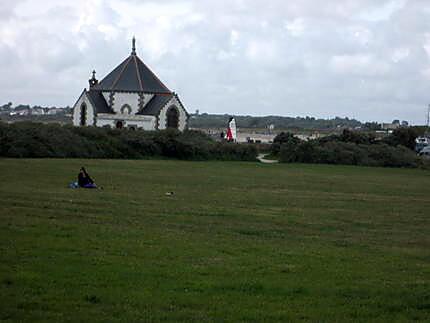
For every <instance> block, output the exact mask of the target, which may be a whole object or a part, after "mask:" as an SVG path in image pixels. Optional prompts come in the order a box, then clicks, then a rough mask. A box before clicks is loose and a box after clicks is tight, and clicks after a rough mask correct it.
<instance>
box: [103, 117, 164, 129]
mask: <svg viewBox="0 0 430 323" xmlns="http://www.w3.org/2000/svg"><path fill="white" fill-rule="evenodd" d="M123 117H124V116H123V115H112V114H105V113H99V114H98V116H97V127H103V126H110V127H112V128H115V127H116V122H117V121H123V123H124V127H128V126H134V127H137V128H142V129H143V130H155V124H156V121H157V120H156V117H154V116H141V115H138V116H126V117H125V118H123Z"/></svg>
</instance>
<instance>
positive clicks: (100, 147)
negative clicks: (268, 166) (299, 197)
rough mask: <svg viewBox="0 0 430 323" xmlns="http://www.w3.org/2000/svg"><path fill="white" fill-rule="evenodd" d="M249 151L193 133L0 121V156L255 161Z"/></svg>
mask: <svg viewBox="0 0 430 323" xmlns="http://www.w3.org/2000/svg"><path fill="white" fill-rule="evenodd" d="M256 155H257V150H256V149H255V147H252V146H249V145H242V144H230V143H217V142H214V141H213V140H212V139H211V138H210V137H209V136H207V135H205V134H203V133H202V132H198V131H184V132H179V131H177V130H172V129H168V130H163V131H143V130H136V131H131V130H127V129H122V130H116V129H106V128H95V127H72V126H60V125H56V124H50V125H44V124H39V123H31V122H22V123H15V124H5V123H0V156H3V157H57V158H58V157H61V158H63V157H67V158H130V159H138V158H145V157H146V158H147V157H151V156H163V157H170V158H178V159H189V160H209V159H218V160H255V158H256Z"/></svg>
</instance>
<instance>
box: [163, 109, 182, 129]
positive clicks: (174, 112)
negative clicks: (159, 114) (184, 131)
mask: <svg viewBox="0 0 430 323" xmlns="http://www.w3.org/2000/svg"><path fill="white" fill-rule="evenodd" d="M166 118H167V128H175V129H178V125H179V111H178V109H177V108H176V107H175V106H172V107H170V108H169V110H167V113H166Z"/></svg>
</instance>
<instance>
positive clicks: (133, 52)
mask: <svg viewBox="0 0 430 323" xmlns="http://www.w3.org/2000/svg"><path fill="white" fill-rule="evenodd" d="M131 55H136V38H135V37H134V36H133V40H132V47H131Z"/></svg>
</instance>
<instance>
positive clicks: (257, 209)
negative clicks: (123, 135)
mask: <svg viewBox="0 0 430 323" xmlns="http://www.w3.org/2000/svg"><path fill="white" fill-rule="evenodd" d="M82 165H85V166H86V167H87V170H88V172H89V173H90V174H91V175H92V176H93V177H94V179H95V180H96V182H97V183H98V184H99V185H101V186H103V188H104V189H103V190H83V189H76V190H73V189H68V188H67V184H68V183H69V182H71V181H73V180H75V178H76V175H77V173H78V171H79V168H80V166H82ZM169 191H173V192H174V195H172V196H166V195H165V193H166V192H169ZM296 320H303V321H324V322H336V321H337V322H345V321H358V322H369V321H379V322H387V321H392V322H397V321H399V322H401V321H413V320H418V321H429V320H430V172H429V171H423V170H416V169H415V170H414V169H387V168H385V169H383V168H366V167H348V166H329V165H304V164H301V165H299V164H283V165H281V164H271V165H265V164H259V163H256V162H185V161H172V160H146V161H127V160H74V159H33V160H31V159H0V321H6V322H8V321H10V322H17V321H19V322H38V321H54V322H78V321H79V322H115V321H122V322H136V321H143V322H158V321H173V322H179V321H186V322H192V321H194V322H206V321H214V322H242V321H243V322H262V321H296Z"/></svg>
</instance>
